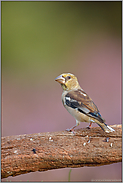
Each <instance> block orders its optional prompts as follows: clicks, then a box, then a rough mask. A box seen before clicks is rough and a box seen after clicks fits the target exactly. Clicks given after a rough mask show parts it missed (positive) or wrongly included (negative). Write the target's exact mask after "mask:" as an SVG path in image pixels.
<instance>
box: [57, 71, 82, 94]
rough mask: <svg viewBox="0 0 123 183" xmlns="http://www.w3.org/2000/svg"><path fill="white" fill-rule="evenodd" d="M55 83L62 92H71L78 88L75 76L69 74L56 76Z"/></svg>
mask: <svg viewBox="0 0 123 183" xmlns="http://www.w3.org/2000/svg"><path fill="white" fill-rule="evenodd" d="M55 81H57V82H58V83H60V84H61V86H62V88H63V90H67V91H69V90H72V89H76V88H80V86H79V83H78V80H77V78H76V76H74V75H73V74H71V73H63V74H61V75H60V76H58V77H57V78H56V79H55Z"/></svg>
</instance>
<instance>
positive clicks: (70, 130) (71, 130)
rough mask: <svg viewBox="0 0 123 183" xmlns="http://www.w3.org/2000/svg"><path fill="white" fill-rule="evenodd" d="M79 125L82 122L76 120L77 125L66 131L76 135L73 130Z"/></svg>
mask: <svg viewBox="0 0 123 183" xmlns="http://www.w3.org/2000/svg"><path fill="white" fill-rule="evenodd" d="M79 124H80V122H79V121H77V120H76V124H75V125H74V126H73V127H71V128H70V129H69V128H68V129H66V131H68V132H72V133H73V134H75V132H74V130H73V129H74V128H76V127H77V126H78V125H79Z"/></svg>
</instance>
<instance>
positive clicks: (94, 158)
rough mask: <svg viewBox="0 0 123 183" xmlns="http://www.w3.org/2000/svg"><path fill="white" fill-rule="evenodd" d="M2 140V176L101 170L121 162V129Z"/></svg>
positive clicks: (16, 137)
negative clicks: (47, 171) (97, 168)
mask: <svg viewBox="0 0 123 183" xmlns="http://www.w3.org/2000/svg"><path fill="white" fill-rule="evenodd" d="M111 127H112V128H114V129H115V132H112V133H105V132H103V131H102V129H101V128H100V127H93V128H92V129H78V130H76V131H75V132H76V134H75V135H73V134H72V133H71V132H66V131H61V132H51V133H49V132H47V133H37V134H26V135H17V136H7V137H2V148H1V150H2V153H1V163H2V164H1V168H2V170H1V176H2V178H6V177H8V176H16V175H20V174H24V173H28V172H35V171H46V170H50V169H58V168H65V167H83V166H101V165H106V164H111V163H116V162H120V161H122V145H121V138H122V126H121V125H112V126H111Z"/></svg>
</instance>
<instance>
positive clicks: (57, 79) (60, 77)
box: [55, 75, 65, 84]
mask: <svg viewBox="0 0 123 183" xmlns="http://www.w3.org/2000/svg"><path fill="white" fill-rule="evenodd" d="M55 81H57V82H58V83H60V84H65V78H64V77H63V76H62V75H60V76H58V77H57V78H56V79H55Z"/></svg>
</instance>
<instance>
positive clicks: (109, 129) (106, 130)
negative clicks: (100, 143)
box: [97, 122, 115, 133]
mask: <svg viewBox="0 0 123 183" xmlns="http://www.w3.org/2000/svg"><path fill="white" fill-rule="evenodd" d="M97 124H98V125H99V126H100V127H101V128H102V129H103V130H104V131H105V132H106V133H110V132H114V131H115V130H114V129H113V128H111V127H110V126H108V125H107V124H105V123H104V122H103V123H97Z"/></svg>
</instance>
